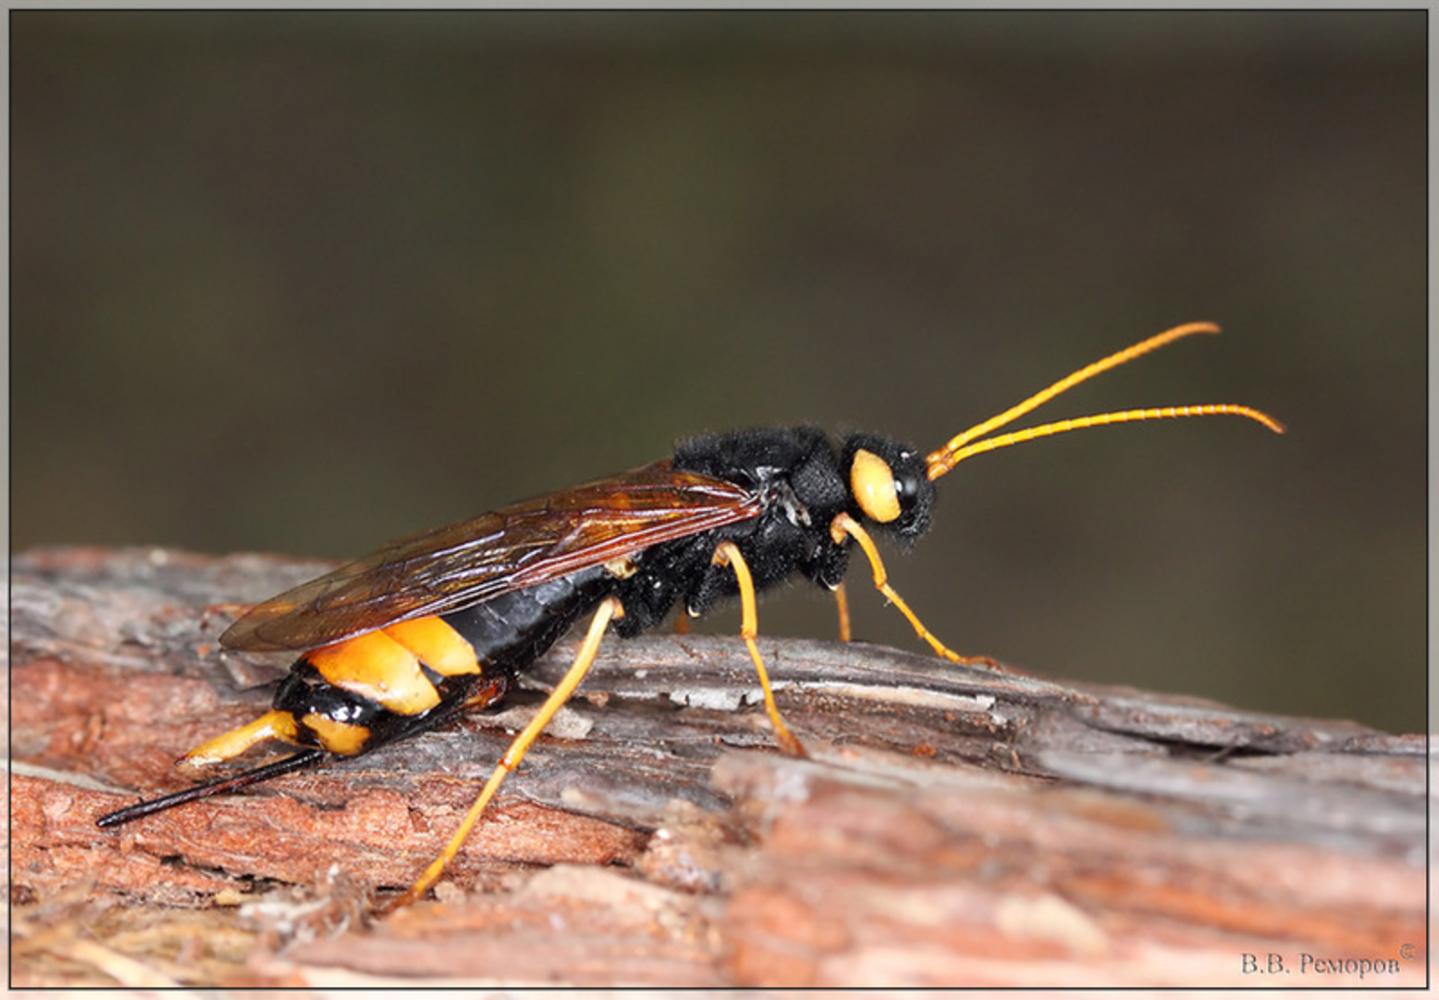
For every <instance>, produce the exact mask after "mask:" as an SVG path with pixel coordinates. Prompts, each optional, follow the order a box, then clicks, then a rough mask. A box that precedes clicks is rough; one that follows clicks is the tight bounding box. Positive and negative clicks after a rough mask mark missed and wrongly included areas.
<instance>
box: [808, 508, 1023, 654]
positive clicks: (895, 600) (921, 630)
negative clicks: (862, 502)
mask: <svg viewBox="0 0 1439 1000" xmlns="http://www.w3.org/2000/svg"><path fill="white" fill-rule="evenodd" d="M829 534H830V537H831V538H833V539H834V541H835V544H836V545H838V544H840V543H841V542H843V541H844V538H845V536H846V535H848V536H849V537H850V538H853V539H854V540H855V541H856V542H859V547H860V548H861V549H863V550H864V554H865V557H866V558H868V559H869V565H870V568H871V569H873V570H874V586H875V589H876V590H878V591H879V592H880V593H881V594H883V595H884V596H885V597H886V598H888V599H889V602H890V603H891V604H893V605H894V606H895V607H897V608H899V610H900V613H902V614H903V615H904V616H905V617H906V618H908V619H909V623H910V624H911V625H912V626H914V630H915V632H916V633H918V635H919V637H920V638H921V639H923V640H924V641H925V642H927V643H929V645H930V646H931V647H932V648H933V649H934V651H935V652H936V653H938V654H939V655H940V656H942V657H944V658H945V659H946V660H952V661H954V662H955V663H963V664H965V665H967V666H973V665H975V664H983V665H984V666H986V667H989V668H991V669H993V670H999V671H1001V672H1004V667H1002V666H1000V665H999V664H998V663H996V662H995V661H994V660H991V659H990V658H989V657H987V656H960V655H959V654H958V653H956V652H955V651H954V650H952V649H950V648H949V647H948V646H946V645H945V644H944V643H942V642H940V641H939V639H938V638H937V637H936V636H935V634H934V633H933V632H931V631H930V630H929V629H927V628H925V627H924V623H923V622H921V621H920V620H919V616H917V615H916V614H915V613H914V612H913V611H911V610H909V605H908V604H906V603H904V598H902V597H900V596H899V594H897V593H895V591H894V588H893V587H891V586H890V585H889V574H887V573H886V572H885V570H884V562H883V561H882V560H881V559H880V558H879V549H877V548H875V545H874V539H873V538H870V537H869V532H867V531H865V530H864V528H862V527H860V525H859V523H858V522H857V521H855V519H854V518H852V517H850V516H849V515H848V514H840V515H839V516H837V517H836V518H835V519H834V520H833V521H831V522H830V528H829Z"/></svg>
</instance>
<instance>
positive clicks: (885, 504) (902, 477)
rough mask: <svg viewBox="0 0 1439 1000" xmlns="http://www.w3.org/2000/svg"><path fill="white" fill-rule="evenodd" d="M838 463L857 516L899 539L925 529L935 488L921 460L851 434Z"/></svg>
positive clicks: (894, 445) (882, 441) (907, 450)
mask: <svg viewBox="0 0 1439 1000" xmlns="http://www.w3.org/2000/svg"><path fill="white" fill-rule="evenodd" d="M840 460H841V465H840V472H841V474H842V475H843V476H844V477H845V479H846V482H848V484H849V492H850V498H851V500H852V501H853V503H854V506H855V507H856V509H857V511H856V512H857V513H858V514H860V515H861V516H863V517H864V518H865V519H866V520H869V521H872V522H874V523H876V524H882V525H884V526H885V527H887V528H889V529H890V530H891V531H893V532H894V533H895V534H897V535H899V537H901V538H915V537H918V536H919V535H922V534H924V532H925V531H926V530H927V529H928V528H929V512H930V509H931V508H932V507H933V506H934V485H933V484H932V483H931V482H930V481H929V475H928V471H927V467H926V464H925V458H924V456H923V455H921V454H920V453H919V452H917V451H916V450H915V449H913V448H911V447H909V446H908V445H903V444H899V443H898V442H896V441H890V440H888V439H887V438H881V437H875V436H873V435H870V434H856V435H854V436H853V437H851V438H850V439H849V440H848V441H846V442H845V443H844V452H843V454H842V455H841V456H840Z"/></svg>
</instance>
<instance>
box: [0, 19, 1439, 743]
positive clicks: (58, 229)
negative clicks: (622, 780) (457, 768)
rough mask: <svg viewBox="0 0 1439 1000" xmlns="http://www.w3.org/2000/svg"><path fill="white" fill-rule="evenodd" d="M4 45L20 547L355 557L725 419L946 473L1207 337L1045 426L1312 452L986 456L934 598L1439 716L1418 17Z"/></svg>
mask: <svg viewBox="0 0 1439 1000" xmlns="http://www.w3.org/2000/svg"><path fill="white" fill-rule="evenodd" d="M9 24H10V54H11V67H10V73H11V77H10V85H11V146H10V153H11V169H12V174H11V201H10V206H11V212H12V218H11V223H12V224H11V234H10V248H11V253H12V258H11V282H12V284H11V295H12V301H11V312H10V320H11V361H12V365H13V367H12V372H11V417H12V470H11V471H12V497H11V499H12V545H13V547H14V548H15V549H16V550H24V549H26V548H28V547H32V546H49V545H72V544H100V545H165V546H176V547H181V548H185V549H192V550H200V551H208V552H215V553H223V552H231V551H237V550H266V551H274V552H284V553H289V554H295V555H304V556H321V557H326V558H335V559H340V558H346V557H353V556H358V555H361V554H363V553H365V552H368V551H369V550H371V549H373V548H375V547H376V546H377V545H378V544H379V543H380V542H382V541H384V540H386V539H389V538H392V537H395V536H398V535H404V534H408V533H410V532H413V531H416V530H419V529H422V528H427V527H431V526H434V525H437V524H440V523H443V522H447V521H451V520H456V519H459V518H464V517H469V516H471V515H474V514H477V513H479V512H481V511H484V510H487V509H490V508H492V507H495V506H498V505H501V504H504V503H506V502H509V501H512V500H516V499H519V498H522V497H526V496H530V495H533V494H536V493H542V492H546V491H550V490H555V489H560V488H563V487H565V486H569V485H575V484H577V483H580V482H583V481H586V480H589V479H592V478H595V477H598V476H602V475H606V474H609V473H612V472H617V471H620V470H623V469H626V468H630V467H633V466H636V465H640V464H643V463H645V462H647V461H650V460H652V459H654V458H657V457H661V456H663V455H666V454H668V453H669V451H670V448H671V446H672V443H673V441H674V440H675V439H677V438H680V437H684V436H688V435H692V434H695V433H699V432H703V431H709V430H721V429H726V428H732V427H741V426H749V425H765V424H783V423H790V422H807V423H815V424H819V425H822V426H825V427H827V428H830V429H832V430H835V431H843V430H846V429H849V430H853V429H866V430H873V431H878V432H883V433H887V434H889V435H892V436H895V437H898V438H900V439H903V440H908V441H910V442H912V443H914V444H915V445H917V446H919V447H920V448H923V449H930V448H934V447H937V446H938V445H940V444H942V443H943V442H944V441H946V440H947V439H948V438H949V437H950V436H952V435H953V434H955V433H957V432H959V431H960V430H963V429H965V428H966V427H968V426H970V425H972V424H974V423H977V422H979V421H980V420H983V419H984V418H986V417H988V416H990V415H992V414H994V413H997V412H999V411H1000V410H1002V409H1004V408H1006V407H1008V406H1009V405H1011V404H1013V403H1015V402H1017V401H1018V400H1019V399H1021V398H1023V397H1025V396H1027V395H1029V394H1030V393H1031V392H1033V391H1035V390H1038V389H1040V388H1042V387H1043V386H1045V385H1048V384H1049V383H1050V382H1052V381H1053V380H1055V379H1057V378H1059V377H1060V376H1062V375H1064V374H1067V373H1068V372H1070V371H1071V370H1073V369H1075V368H1078V367H1081V366H1082V365H1084V364H1087V363H1088V362H1090V361H1093V360H1095V359H1097V358H1099V357H1102V356H1104V355H1106V354H1108V353H1110V352H1112V351H1114V350H1116V349H1118V348H1120V347H1123V346H1125V345H1127V344H1129V343H1131V342H1134V341H1137V340H1139V339H1141V338H1143V337H1146V336H1148V335H1150V334H1153V333H1157V332H1159V331H1160V330H1163V329H1165V328H1167V327H1169V326H1171V325H1174V324H1177V323H1181V322H1185V321H1189V320H1200V319H1204V320H1213V321H1215V322H1218V323H1220V324H1221V325H1222V326H1223V327H1224V328H1225V333H1224V334H1223V335H1222V336H1220V337H1217V338H1211V337H1204V338H1198V339H1196V340H1191V341H1186V342H1183V343H1180V344H1178V345H1175V346H1173V347H1169V348H1167V349H1165V350H1164V351H1162V352H1160V353H1159V354H1156V355H1152V356H1149V357H1147V358H1145V359H1143V360H1142V361H1140V362H1137V363H1135V364H1133V365H1130V366H1128V367H1126V368H1123V369H1120V370H1117V371H1115V372H1112V373H1110V374H1108V375H1106V376H1104V377H1103V378H1101V379H1100V380H1099V381H1097V382H1092V383H1088V384H1086V385H1085V386H1083V387H1082V388H1080V389H1078V390H1076V391H1074V392H1073V393H1072V394H1070V395H1069V396H1066V397H1064V398H1063V399H1061V400H1058V401H1056V402H1054V403H1051V404H1049V405H1048V406H1047V407H1045V408H1044V409H1043V410H1042V411H1040V412H1039V413H1038V414H1035V415H1033V417H1032V418H1031V419H1030V420H1029V421H1027V422H1031V423H1034V422H1039V421H1040V420H1043V419H1054V418H1057V417H1062V416H1072V415H1076V414H1080V413H1090V412H1096V411H1099V410H1102V409H1114V408H1127V407H1133V406H1149V405H1166V404H1184V403H1203V402H1245V403H1249V404H1252V405H1254V406H1258V407H1261V408H1263V409H1266V410H1268V411H1270V412H1272V413H1274V414H1275V415H1276V416H1278V417H1280V418H1281V419H1282V420H1284V421H1285V422H1286V423H1287V424H1288V426H1289V428H1290V433H1289V434H1288V435H1287V436H1285V437H1282V438H1281V437H1275V436H1274V435H1271V434H1269V433H1268V432H1266V431H1265V430H1263V429H1262V428H1260V427H1259V426H1257V425H1254V424H1250V423H1248V422H1246V421H1241V420H1237V419H1232V418H1228V419H1213V420H1194V421H1180V422H1165V423H1155V424H1148V425H1144V426H1129V427H1120V428H1110V429H1104V430H1097V431H1090V432H1086V433H1081V434H1073V435H1066V436H1064V437H1062V438H1057V439H1052V440H1048V441H1043V442H1036V443H1032V444H1028V445H1025V446H1023V447H1019V448H1014V449H1009V450H1006V451H1002V452H998V453H996V454H992V455H984V456H980V457H977V458H975V459H973V460H971V461H969V462H966V463H964V464H962V465H960V466H959V467H958V468H957V469H956V470H955V471H954V472H953V473H951V474H950V475H949V476H947V477H946V478H945V479H943V480H942V481H941V482H940V484H939V494H940V495H939V501H938V508H937V510H936V516H935V526H934V528H933V530H932V531H931V533H930V534H929V535H928V536H926V537H925V538H923V539H921V540H920V542H919V544H917V545H916V546H914V548H913V549H912V550H911V551H910V552H909V553H902V552H898V551H896V550H895V549H894V548H892V547H891V548H890V549H888V550H887V551H889V552H890V553H891V554H890V556H889V567H890V572H891V576H892V579H893V582H894V584H895V586H896V588H897V589H898V590H899V592H900V593H901V594H903V595H904V596H905V597H906V598H907V599H908V600H909V601H910V603H911V604H912V605H913V606H914V607H915V609H916V610H917V612H918V613H919V614H920V616H921V617H922V618H924V619H925V620H926V622H927V623H928V624H929V625H930V626H931V627H932V628H933V629H934V630H935V631H936V633H938V634H939V635H940V636H941V637H942V638H943V639H944V640H945V641H946V642H947V643H949V644H950V645H951V646H953V647H955V648H956V649H959V650H961V651H963V652H967V653H985V654H989V655H992V656H995V657H997V658H999V659H1002V660H1004V661H1007V662H1009V663H1012V664H1014V665H1016V666H1019V667H1022V668H1025V669H1028V670H1033V671H1036V672H1040V673H1044V674H1050V675H1059V676H1063V677H1071V678H1077V679H1090V680H1096V681H1104V682H1110V683H1124V684H1134V685H1140V686H1143V687H1147V688H1154V689H1160V690H1167V691H1179V692H1187V693H1193V694H1198V695H1205V696H1209V697H1213V698H1218V699H1222V700H1224V701H1227V702H1230V703H1233V704H1237V705H1241V706H1245V707H1250V708H1255V709H1264V710H1272V711H1279V712H1285V713H1292V714H1301V715H1318V716H1339V717H1347V718H1352V719H1356V720H1358V721H1361V722H1364V723H1368V724H1370V725H1374V726H1378V727H1381V728H1385V729H1389V730H1391V731H1419V730H1421V729H1423V728H1424V726H1425V709H1424V692H1425V676H1426V675H1425V662H1426V634H1425V629H1426V609H1425V586H1426V576H1425V573H1426V466H1425V462H1426V371H1427V369H1426V362H1427V355H1426V345H1427V340H1426V327H1425V323H1426V313H1425V308H1426V299H1425V296H1426V257H1425V254H1426V226H1427V215H1426V152H1427V139H1426V127H1427V118H1426V114H1427V112H1426V105H1425V98H1426V45H1427V40H1426V34H1425V31H1426V25H1425V14H1424V12H1423V11H1420V10H1415V11H1405V12H1378V13H1363V12H1360V13H1355V12H1314V11H1305V12H1292V13H1291V12H1269V13H1249V12H1242V11H1228V12H1192V11H1190V12H1133V13H1130V12H1108V13H1056V12H1043V13H1022V12H1014V13H1009V12H1004V13H998V12H943V13H913V12H911V13H774V14H763V13H683V14H673V13H659V12H644V13H575V12H568V13H516V12H508V13H495V12H431V13H415V14H411V13H386V12H336V13H325V12H311V13H289V12H258V11H257V12H245V13H205V12H192V13H169V12H158V11H155V12H114V13H111V12H63V11H25V10H17V11H12V12H11V14H10V21H9ZM851 593H852V596H853V600H852V603H853V605H854V613H855V618H856V632H857V636H858V637H860V638H867V639H874V640H878V641H884V642H889V643H892V644H896V645H901V646H904V647H906V648H920V644H919V643H918V641H917V640H916V639H915V638H914V637H913V635H912V633H910V632H909V630H908V626H907V625H905V623H904V621H903V620H902V619H901V618H900V616H899V615H898V614H897V613H896V612H894V611H893V609H887V608H884V607H883V606H882V602H881V601H880V599H879V598H878V597H877V595H875V594H874V593H873V591H872V589H871V588H869V586H868V583H867V577H866V576H865V575H864V574H863V573H861V572H860V571H859V569H858V568H856V570H855V571H854V573H853V574H852V577H851ZM239 596H241V595H237V597H239ZM243 596H248V597H251V598H254V597H259V596H262V595H243ZM737 621H738V616H737V614H734V613H731V612H725V613H722V614H720V615H718V616H716V617H714V618H713V619H710V620H709V624H708V626H707V628H708V629H711V630H727V631H732V630H733V629H734V628H735V627H736V623H737ZM760 627H761V630H762V631H764V632H767V633H770V634H789V635H811V636H820V637H824V636H832V635H833V634H834V614H833V603H832V601H831V600H830V599H829V598H828V596H827V595H825V594H822V593H819V592H813V593H812V592H811V591H810V590H808V589H805V588H803V587H794V588H790V589H789V590H788V591H787V592H785V593H782V594H779V595H776V596H774V597H771V599H770V600H769V601H767V602H766V603H765V604H764V605H763V606H762V608H761V614H760Z"/></svg>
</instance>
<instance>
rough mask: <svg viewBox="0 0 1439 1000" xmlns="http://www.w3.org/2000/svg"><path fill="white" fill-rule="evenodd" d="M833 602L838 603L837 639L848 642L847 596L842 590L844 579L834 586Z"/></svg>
mask: <svg viewBox="0 0 1439 1000" xmlns="http://www.w3.org/2000/svg"><path fill="white" fill-rule="evenodd" d="M834 603H835V604H837V605H839V641H840V642H849V637H850V630H849V596H848V595H847V594H846V593H845V590H844V581H843V580H841V581H840V584H839V586H838V587H835V588H834Z"/></svg>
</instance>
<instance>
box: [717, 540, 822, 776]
mask: <svg viewBox="0 0 1439 1000" xmlns="http://www.w3.org/2000/svg"><path fill="white" fill-rule="evenodd" d="M714 564H715V565H716V566H728V567H729V568H730V569H732V570H734V575H735V580H736V581H737V582H738V583H739V597H740V608H741V612H742V616H741V619H740V627H739V634H740V636H741V637H742V638H743V639H744V642H745V645H746V646H748V647H749V656H750V659H751V660H753V661H754V669H755V673H757V674H759V686H760V689H761V690H762V691H764V710H765V712H767V713H768V714H769V721H770V723H771V724H773V726H774V735H775V740H776V742H778V743H779V745H780V748H781V749H782V750H784V751H785V752H786V753H791V754H794V755H795V756H796V757H803V756H805V752H804V747H802V746H801V745H800V742H799V740H798V739H796V738H795V735H794V733H792V732H790V731H789V727H788V726H786V725H785V724H784V719H783V718H782V717H781V716H780V714H779V706H778V705H776V704H775V702H774V691H772V690H771V689H770V686H769V671H767V670H765V668H764V658H763V657H761V656H760V655H759V647H758V646H756V645H755V641H754V640H755V636H757V635H759V624H758V622H759V615H758V614H757V613H756V612H755V599H754V577H752V576H751V575H750V571H749V565H748V564H747V563H746V562H745V561H744V556H742V555H740V551H739V546H737V545H735V543H734V542H720V543H719V545H717V546H716V547H715V554H714Z"/></svg>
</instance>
